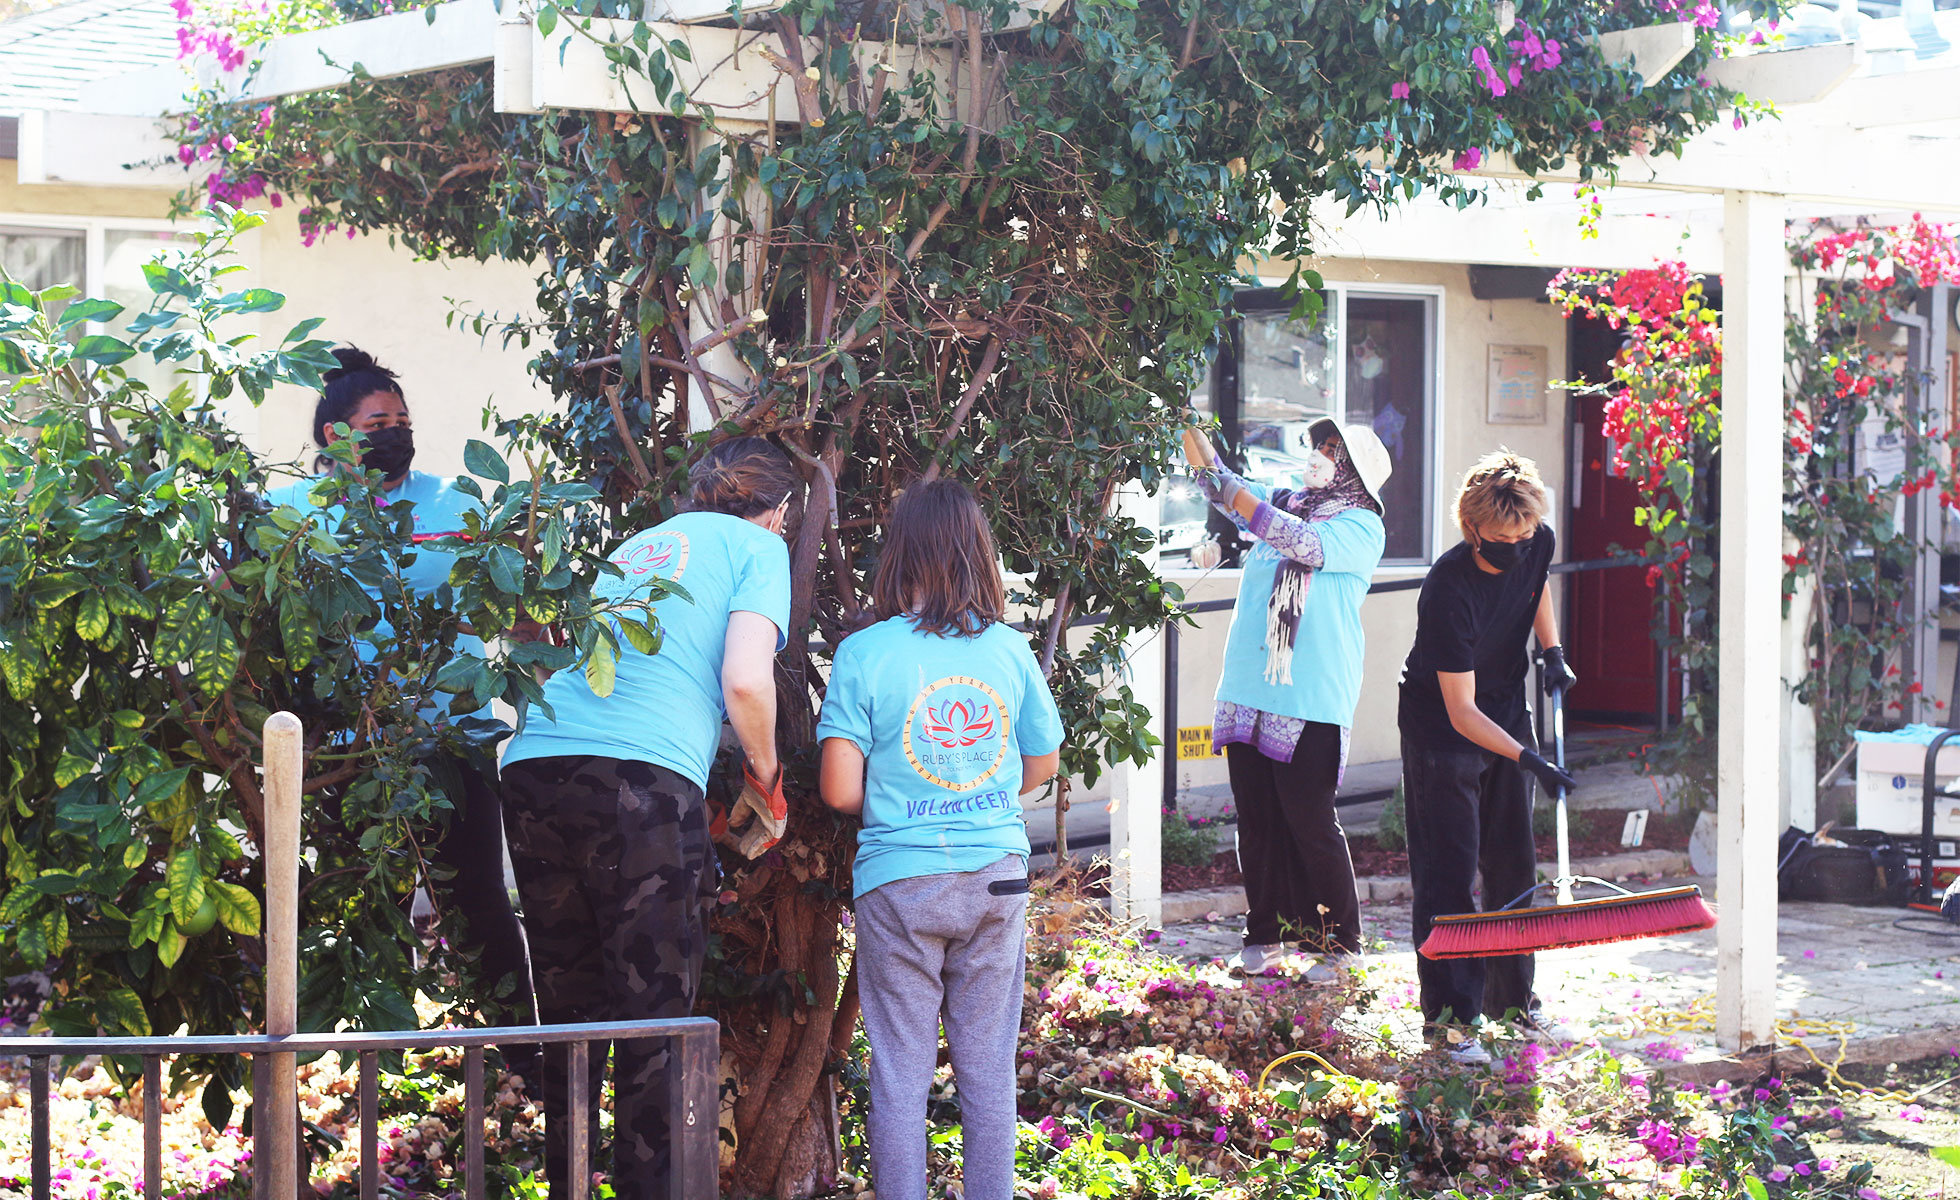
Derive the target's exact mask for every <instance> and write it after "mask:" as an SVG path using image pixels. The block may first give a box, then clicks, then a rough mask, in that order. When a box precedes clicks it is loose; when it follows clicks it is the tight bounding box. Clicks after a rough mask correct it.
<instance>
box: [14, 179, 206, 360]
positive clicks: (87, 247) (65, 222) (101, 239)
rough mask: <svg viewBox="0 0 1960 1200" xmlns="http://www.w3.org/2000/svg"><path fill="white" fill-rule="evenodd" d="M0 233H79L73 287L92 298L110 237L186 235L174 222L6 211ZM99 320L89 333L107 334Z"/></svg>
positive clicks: (105, 264) (90, 324)
mask: <svg viewBox="0 0 1960 1200" xmlns="http://www.w3.org/2000/svg"><path fill="white" fill-rule="evenodd" d="M0 232H6V233H17V234H28V235H32V234H37V233H56V234H59V233H80V234H81V235H82V279H81V281H80V282H79V283H77V284H76V286H77V287H79V288H81V289H82V295H84V296H92V295H96V294H97V293H98V290H99V289H100V288H101V287H102V286H103V280H102V276H103V273H104V272H105V271H106V270H107V269H108V265H109V234H111V233H168V234H173V235H177V236H187V235H186V233H185V230H184V229H183V227H182V226H181V225H180V224H178V223H177V222H175V221H170V220H166V219H164V218H160V217H76V216H70V215H68V214H66V213H34V212H8V211H6V210H4V209H0ZM108 329H109V327H108V326H107V325H105V324H103V323H102V322H100V321H90V322H88V331H89V332H90V333H106V332H108Z"/></svg>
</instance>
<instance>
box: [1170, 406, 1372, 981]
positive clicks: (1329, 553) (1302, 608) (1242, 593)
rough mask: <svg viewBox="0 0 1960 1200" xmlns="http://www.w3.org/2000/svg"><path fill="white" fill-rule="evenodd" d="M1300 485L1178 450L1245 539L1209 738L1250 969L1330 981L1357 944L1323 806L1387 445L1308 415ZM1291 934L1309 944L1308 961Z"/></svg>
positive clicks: (1340, 849) (1342, 750)
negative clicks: (1235, 859)
mask: <svg viewBox="0 0 1960 1200" xmlns="http://www.w3.org/2000/svg"><path fill="white" fill-rule="evenodd" d="M1308 437H1309V438H1310V440H1311V442H1312V446H1313V448H1312V450H1311V451H1310V452H1309V454H1308V466H1307V471H1306V476H1307V477H1306V479H1305V480H1304V485H1305V486H1302V487H1298V488H1292V489H1280V490H1274V491H1268V489H1266V488H1264V487H1261V486H1259V485H1257V484H1254V483H1250V482H1248V481H1247V480H1245V479H1243V478H1241V477H1240V476H1238V475H1236V474H1234V473H1232V472H1231V471H1229V470H1226V469H1225V468H1224V467H1222V466H1220V465H1219V464H1218V461H1217V456H1216V455H1215V454H1213V452H1212V449H1211V444H1210V443H1209V442H1208V441H1207V440H1205V438H1204V437H1203V436H1202V435H1200V434H1199V433H1198V432H1197V431H1196V430H1189V431H1187V432H1186V434H1185V453H1186V455H1187V456H1188V457H1189V458H1190V460H1191V464H1192V466H1193V467H1195V468H1197V469H1198V470H1197V474H1198V479H1199V482H1200V483H1201V484H1202V485H1203V486H1204V488H1205V491H1206V493H1207V494H1208V495H1209V496H1210V497H1211V500H1212V503H1213V504H1215V505H1216V506H1217V507H1218V509H1219V511H1221V512H1223V513H1224V514H1225V515H1226V516H1227V517H1229V518H1231V520H1232V522H1233V523H1234V524H1236V525H1238V527H1239V528H1240V529H1242V530H1244V531H1245V532H1246V533H1248V534H1250V535H1251V536H1252V538H1253V545H1252V548H1251V549H1249V550H1248V551H1247V552H1246V554H1245V560H1244V569H1243V571H1242V572H1241V574H1240V578H1239V597H1238V603H1237V604H1236V605H1235V606H1234V607H1233V609H1232V628H1231V632H1230V633H1229V634H1227V636H1226V641H1225V662H1224V665H1223V667H1222V669H1221V670H1220V672H1219V678H1218V695H1217V707H1216V710H1215V711H1214V713H1213V716H1212V742H1213V745H1214V747H1215V748H1216V749H1218V750H1219V751H1221V752H1222V753H1223V754H1224V755H1225V760H1226V767H1227V768H1228V770H1229V772H1230V776H1231V781H1232V801H1233V806H1234V807H1235V808H1236V809H1237V813H1238V828H1239V837H1238V853H1239V869H1240V872H1241V873H1242V874H1243V875H1244V876H1245V893H1246V905H1247V909H1248V911H1247V913H1246V927H1245V947H1244V949H1242V950H1241V951H1240V952H1239V956H1238V958H1237V959H1236V960H1235V961H1234V963H1233V966H1234V968H1235V969H1237V970H1239V971H1242V972H1244V973H1245V974H1249V975H1259V974H1266V973H1269V972H1275V971H1301V972H1304V974H1305V976H1306V978H1307V979H1308V980H1309V981H1311V982H1333V981H1334V980H1336V979H1338V978H1339V977H1340V966H1341V962H1342V960H1343V959H1344V958H1345V957H1346V956H1347V955H1349V954H1352V953H1353V952H1354V951H1355V950H1357V949H1359V948H1360V945H1361V907H1360V902H1359V900H1358V899H1357V898H1356V895H1355V887H1354V863H1353V860H1352V858H1351V857H1350V856H1349V854H1348V845H1347V836H1346V834H1345V833H1343V831H1342V830H1341V822H1340V817H1339V816H1338V815H1337V814H1336V812H1335V809H1334V796H1335V792H1336V791H1337V790H1338V788H1339V786H1340V781H1341V774H1342V772H1343V770H1344V769H1345V768H1346V766H1347V748H1348V730H1349V728H1350V727H1351V726H1352V725H1353V724H1354V708H1355V704H1356V702H1357V701H1358V700H1359V699H1360V695H1361V663H1362V640H1363V639H1362V633H1361V604H1362V601H1363V600H1365V599H1366V598H1367V595H1368V585H1369V582H1370V579H1371V577H1372V576H1373V575H1374V572H1375V567H1376V565H1377V564H1378V563H1380V562H1381V557H1382V548H1383V544H1384V540H1385V538H1384V533H1383V529H1382V519H1381V513H1382V505H1381V485H1382V483H1383V482H1384V481H1385V480H1387V478H1388V475H1389V469H1390V464H1389V457H1388V450H1387V449H1386V448H1385V447H1383V445H1382V443H1381V439H1380V438H1378V437H1376V436H1375V433H1374V431H1373V430H1371V429H1369V428H1368V427H1367V426H1365V425H1349V426H1347V427H1346V428H1345V429H1343V428H1341V427H1340V426H1338V425H1336V424H1335V423H1334V422H1333V421H1329V420H1320V421H1315V422H1314V423H1313V424H1312V425H1311V426H1309V428H1308ZM1288 943H1294V944H1297V945H1299V946H1301V947H1302V948H1304V949H1307V950H1309V951H1311V952H1313V953H1315V954H1317V955H1319V956H1320V961H1318V962H1311V963H1308V962H1306V961H1304V960H1301V959H1299V958H1297V957H1296V956H1295V953H1294V951H1293V950H1292V948H1291V947H1290V946H1289V944H1288Z"/></svg>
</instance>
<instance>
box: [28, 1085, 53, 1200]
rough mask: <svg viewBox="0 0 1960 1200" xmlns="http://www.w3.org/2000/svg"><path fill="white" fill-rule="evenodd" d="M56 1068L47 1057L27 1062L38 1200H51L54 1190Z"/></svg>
mask: <svg viewBox="0 0 1960 1200" xmlns="http://www.w3.org/2000/svg"><path fill="white" fill-rule="evenodd" d="M53 1066H54V1064H53V1063H52V1062H51V1061H50V1060H49V1059H48V1058H46V1057H40V1058H30V1059H28V1060H27V1071H28V1076H27V1102H28V1105H29V1106H30V1111H29V1113H28V1118H27V1119H28V1123H29V1127H30V1129H31V1130H32V1132H31V1133H29V1135H28V1138H29V1140H30V1141H32V1142H33V1143H34V1147H33V1151H32V1153H33V1156H34V1165H33V1167H32V1174H33V1180H34V1200H48V1195H49V1193H50V1192H51V1191H53V1189H54V1168H53V1166H51V1165H50V1163H49V1160H50V1159H51V1158H53V1157H54V1139H53V1138H52V1137H50V1136H49V1133H48V1072H49V1071H50V1070H51V1069H52V1068H53Z"/></svg>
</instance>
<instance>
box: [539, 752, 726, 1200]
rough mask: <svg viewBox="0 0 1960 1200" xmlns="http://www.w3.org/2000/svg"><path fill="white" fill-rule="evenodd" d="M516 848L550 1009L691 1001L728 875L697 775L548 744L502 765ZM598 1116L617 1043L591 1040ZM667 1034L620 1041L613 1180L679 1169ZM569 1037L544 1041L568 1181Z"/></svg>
mask: <svg viewBox="0 0 1960 1200" xmlns="http://www.w3.org/2000/svg"><path fill="white" fill-rule="evenodd" d="M504 805H505V807H506V809H507V810H508V815H509V817H510V846H511V861H512V863H513V864H514V865H515V866H516V868H517V888H518V894H519V895H520V896H521V897H522V898H523V900H524V923H525V925H526V926H527V927H528V928H529V930H530V933H531V947H532V950H531V957H532V969H533V975H534V977H535V978H536V980H537V988H538V1017H539V1019H540V1020H541V1021H543V1022H544V1023H545V1024H548V1025H563V1024H572V1023H577V1022H586V1021H639V1020H647V1019H653V1018H662V1017H685V1016H688V1015H690V1014H691V1013H692V1011H693V1008H694V997H695V994H696V993H697V992H698V991H699V990H700V986H701V968H702V963H703V960H704V959H705V958H706V955H707V945H708V940H707V920H706V906H705V904H704V901H705V899H706V898H707V896H709V895H710V894H712V893H713V891H714V889H715V887H716V885H717V882H718V880H719V874H718V871H719V868H718V867H717V865H716V863H715V853H714V845H713V843H712V842H711V841H710V840H709V838H708V817H707V805H706V803H705V801H704V800H703V797H702V795H701V789H700V788H699V787H697V786H695V784H694V782H693V781H692V780H690V779H687V778H685V777H684V776H681V775H679V774H676V773H675V772H673V771H670V770H668V769H667V768H665V767H660V766H655V765H654V764H652V763H644V762H628V761H622V760H620V759H616V758H584V757H577V758H569V757H568V758H536V759H528V760H526V761H524V762H519V763H514V764H512V765H511V766H509V767H506V768H505V769H504ZM590 1053H591V1057H590V1060H589V1068H590V1071H591V1074H590V1077H589V1078H590V1082H591V1084H592V1090H591V1094H590V1095H589V1096H588V1100H589V1101H590V1102H591V1107H590V1108H589V1110H588V1111H589V1112H590V1113H591V1119H590V1124H589V1125H588V1126H587V1129H588V1130H595V1131H596V1130H597V1129H598V1127H599V1120H598V1113H599V1110H598V1103H597V1100H598V1091H599V1087H598V1085H599V1078H600V1073H601V1071H602V1070H603V1068H604V1065H605V1059H606V1044H605V1043H604V1042H596V1043H593V1044H592V1047H591V1052H590ZM667 1064H668V1046H667V1043H665V1042H660V1041H651V1040H634V1041H622V1042H619V1043H617V1044H616V1045H615V1046H614V1047H613V1188H614V1190H615V1191H616V1193H617V1194H618V1195H619V1197H620V1198H621V1200H665V1198H666V1196H667V1184H668V1175H669V1174H670V1172H671V1170H672V1151H671V1147H670V1145H669V1136H670V1130H669V1129H668V1119H667V1100H668V1093H667V1088H668V1083H669V1080H668V1070H667ZM567 1066H568V1058H567V1050H566V1048H565V1047H563V1046H562V1045H561V1046H554V1047H552V1048H551V1049H550V1050H548V1051H547V1053H546V1054H545V1066H544V1111H545V1174H546V1177H547V1178H548V1179H549V1180H550V1182H551V1194H552V1196H553V1197H562V1196H565V1195H569V1194H570V1193H569V1190H568V1188H567V1183H568V1180H569V1174H568V1169H567V1168H568V1164H567V1150H568V1149H569V1143H568V1141H567V1139H566V1134H565V1131H566V1129H567V1117H566V1114H567V1104H568V1099H569V1091H570V1088H569V1083H570V1081H569V1079H568V1078H567Z"/></svg>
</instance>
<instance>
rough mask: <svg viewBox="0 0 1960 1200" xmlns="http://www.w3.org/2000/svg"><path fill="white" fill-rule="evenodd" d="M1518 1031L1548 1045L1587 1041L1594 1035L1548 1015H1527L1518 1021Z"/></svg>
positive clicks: (1567, 1044) (1566, 1044)
mask: <svg viewBox="0 0 1960 1200" xmlns="http://www.w3.org/2000/svg"><path fill="white" fill-rule="evenodd" d="M1518 1031H1519V1032H1521V1033H1523V1034H1524V1035H1525V1036H1526V1037H1528V1038H1530V1039H1531V1040H1532V1041H1534V1042H1541V1043H1543V1044H1545V1045H1548V1046H1569V1045H1571V1044H1573V1043H1574V1042H1583V1041H1586V1040H1587V1039H1588V1038H1590V1037H1591V1036H1592V1034H1591V1033H1589V1032H1588V1031H1586V1030H1584V1029H1581V1028H1580V1027H1579V1026H1577V1025H1568V1024H1566V1023H1565V1022H1564V1021H1554V1020H1552V1019H1551V1018H1550V1017H1547V1016H1530V1017H1526V1018H1525V1019H1524V1020H1522V1021H1520V1022H1518Z"/></svg>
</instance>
